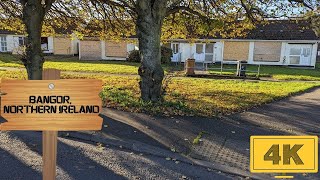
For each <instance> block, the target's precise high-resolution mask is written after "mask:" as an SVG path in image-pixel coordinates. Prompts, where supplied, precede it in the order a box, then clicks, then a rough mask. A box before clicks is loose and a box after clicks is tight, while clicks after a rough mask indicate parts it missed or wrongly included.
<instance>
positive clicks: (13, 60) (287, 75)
mask: <svg viewBox="0 0 320 180" xmlns="http://www.w3.org/2000/svg"><path fill="white" fill-rule="evenodd" d="M0 67H23V65H22V64H21V62H20V61H19V60H18V58H17V56H13V55H11V54H3V53H0ZM44 67H45V68H56V69H60V70H62V71H77V72H102V73H107V74H130V75H132V74H133V75H137V73H138V67H139V63H131V62H127V61H79V60H78V59H77V57H63V56H62V57H58V56H48V57H46V62H45V63H44ZM176 67H177V66H173V65H163V68H164V70H165V71H166V72H168V71H169V70H170V69H172V68H176ZM211 67H215V68H220V65H213V66H211ZM224 68H228V69H236V65H224ZM248 70H253V71H256V70H257V66H253V65H248ZM210 73H214V74H220V70H210ZM223 74H229V75H232V74H235V70H231V71H224V72H223ZM248 74H249V75H252V76H254V75H255V73H248ZM260 76H261V77H272V78H273V79H276V80H306V81H320V64H317V67H316V69H301V68H290V67H285V66H265V65H264V66H261V70H260Z"/></svg>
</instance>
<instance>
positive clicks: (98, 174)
mask: <svg viewBox="0 0 320 180" xmlns="http://www.w3.org/2000/svg"><path fill="white" fill-rule="evenodd" d="M41 153H42V152H41V133H40V132H22V131H20V132H0V159H1V161H0V169H1V171H0V179H1V180H2V179H4V180H6V179H8V180H9V179H10V180H19V179H26V180H31V179H32V180H37V179H41V169H42V159H41ZM57 161H58V162H57V166H58V170H57V179H63V180H64V179H76V180H82V179H83V180H89V179H90V180H95V179H101V180H104V179H108V180H109V179H239V178H238V177H235V176H231V175H228V174H224V173H221V172H219V171H212V170H208V169H206V168H203V167H200V166H194V165H191V164H186V163H183V162H179V163H178V164H176V162H175V161H173V160H166V158H164V157H157V156H152V155H144V154H138V153H135V152H131V151H129V150H125V149H122V148H120V147H111V146H105V148H104V149H103V148H100V147H99V146H97V145H96V144H91V143H89V142H79V141H75V140H72V139H64V138H59V143H58V158H57Z"/></svg>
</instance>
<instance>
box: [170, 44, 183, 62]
mask: <svg viewBox="0 0 320 180" xmlns="http://www.w3.org/2000/svg"><path fill="white" fill-rule="evenodd" d="M171 49H172V58H171V61H172V62H180V61H181V57H180V44H179V43H172V44H171Z"/></svg>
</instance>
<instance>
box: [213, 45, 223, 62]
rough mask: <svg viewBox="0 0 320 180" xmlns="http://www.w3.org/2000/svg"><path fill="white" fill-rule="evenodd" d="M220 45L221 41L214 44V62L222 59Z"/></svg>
mask: <svg viewBox="0 0 320 180" xmlns="http://www.w3.org/2000/svg"><path fill="white" fill-rule="evenodd" d="M222 46H223V43H222V42H216V43H215V44H214V52H213V53H214V54H213V56H214V61H215V62H221V61H223V57H222V54H223V53H222Z"/></svg>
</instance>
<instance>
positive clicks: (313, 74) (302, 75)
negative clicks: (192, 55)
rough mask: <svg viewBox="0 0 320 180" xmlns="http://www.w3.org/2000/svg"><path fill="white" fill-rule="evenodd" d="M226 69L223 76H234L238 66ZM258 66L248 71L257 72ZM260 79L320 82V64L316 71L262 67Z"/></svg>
mask: <svg viewBox="0 0 320 180" xmlns="http://www.w3.org/2000/svg"><path fill="white" fill-rule="evenodd" d="M210 67H213V68H220V65H213V66H210ZM224 68H225V69H229V70H224V71H223V72H222V74H223V75H233V74H235V72H236V70H230V69H236V65H224ZM257 69H258V66H255V65H248V68H247V70H249V71H257ZM210 73H213V74H220V69H219V70H216V69H214V70H210ZM248 75H249V76H255V75H256V73H252V72H249V73H248ZM260 77H271V78H273V79H276V80H303V81H320V63H318V64H317V65H316V68H315V69H302V68H293V67H286V66H267V65H262V66H261V69H260Z"/></svg>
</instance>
